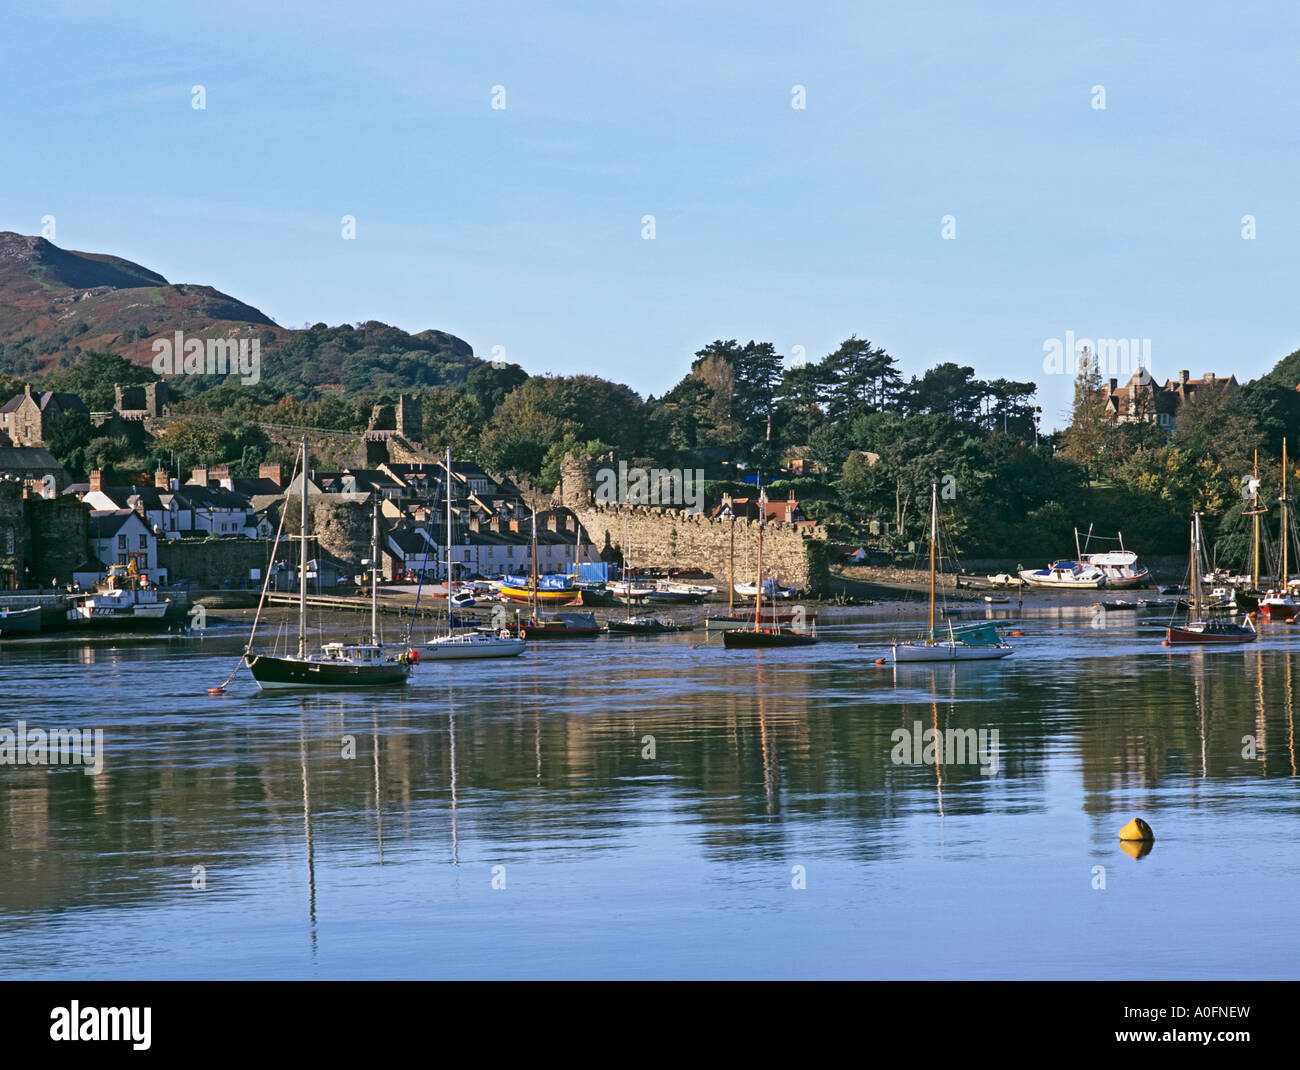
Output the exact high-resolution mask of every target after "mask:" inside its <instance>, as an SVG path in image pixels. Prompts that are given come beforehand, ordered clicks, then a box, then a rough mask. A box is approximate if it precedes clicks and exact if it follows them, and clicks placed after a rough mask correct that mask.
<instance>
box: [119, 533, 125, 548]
mask: <svg viewBox="0 0 1300 1070" xmlns="http://www.w3.org/2000/svg"><path fill="white" fill-rule="evenodd" d="M117 548H118V549H119V550H125V549H126V536H125V535H119V536H118V537H117Z"/></svg>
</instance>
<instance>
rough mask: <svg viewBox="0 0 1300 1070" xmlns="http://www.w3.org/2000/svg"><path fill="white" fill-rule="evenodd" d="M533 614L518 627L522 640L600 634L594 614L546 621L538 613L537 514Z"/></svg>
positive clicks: (561, 615) (566, 615)
mask: <svg viewBox="0 0 1300 1070" xmlns="http://www.w3.org/2000/svg"><path fill="white" fill-rule="evenodd" d="M532 554H533V573H532V596H533V604H532V613H531V614H530V615H529V617H528V619H527V620H526V621H523V622H522V623H520V624H519V626H518V633H519V637H520V638H521V639H589V638H591V637H592V636H596V635H599V634H600V626H599V625H598V624H597V623H596V617H595V614H593V613H555V614H552V615H551V616H550V617H547V618H545V619H543V618H542V615H541V614H540V613H539V612H538V609H537V607H538V601H539V598H540V595H541V592H540V591H539V590H538V587H537V513H536V512H534V513H533V538H532Z"/></svg>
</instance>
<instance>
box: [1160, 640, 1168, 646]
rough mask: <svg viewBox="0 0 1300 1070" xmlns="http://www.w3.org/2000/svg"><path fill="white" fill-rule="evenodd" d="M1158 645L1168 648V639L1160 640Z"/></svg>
mask: <svg viewBox="0 0 1300 1070" xmlns="http://www.w3.org/2000/svg"><path fill="white" fill-rule="evenodd" d="M1160 645H1161V646H1168V645H1169V640H1168V639H1161V640H1160Z"/></svg>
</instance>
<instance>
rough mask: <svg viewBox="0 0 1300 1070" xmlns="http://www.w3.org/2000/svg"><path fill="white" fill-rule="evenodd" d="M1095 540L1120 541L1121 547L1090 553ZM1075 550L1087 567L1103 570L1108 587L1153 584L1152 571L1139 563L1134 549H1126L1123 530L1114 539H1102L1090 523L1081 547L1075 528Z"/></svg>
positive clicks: (1131, 586) (1077, 530) (1077, 531)
mask: <svg viewBox="0 0 1300 1070" xmlns="http://www.w3.org/2000/svg"><path fill="white" fill-rule="evenodd" d="M1095 540H1097V541H1102V542H1115V543H1118V544H1119V549H1117V550H1107V551H1105V552H1102V553H1091V554H1090V553H1088V546H1089V545H1090V544H1091V543H1092V542H1093V541H1095ZM1074 552H1075V554H1076V555H1077V556H1078V559H1079V562H1080V563H1081V564H1082V566H1083V567H1084V568H1085V569H1086V568H1096V569H1100V570H1101V572H1102V574H1103V575H1104V576H1105V577H1106V586H1107V587H1117V588H1134V587H1148V586H1150V584H1151V571H1150V570H1149V569H1148V568H1147V567H1146V566H1145V565H1140V564H1138V559H1137V554H1135V553H1134V552H1133V551H1132V550H1126V549H1124V533H1123V532H1122V531H1118V532H1116V533H1115V538H1114V539H1102V538H1101V537H1100V536H1097V535H1094V534H1093V533H1092V527H1091V525H1090V526H1089V527H1088V531H1087V534H1086V535H1085V536H1084V539H1083V546H1082V548H1081V547H1080V546H1079V529H1078V528H1075V529H1074Z"/></svg>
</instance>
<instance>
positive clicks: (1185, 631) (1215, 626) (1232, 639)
mask: <svg viewBox="0 0 1300 1070" xmlns="http://www.w3.org/2000/svg"><path fill="white" fill-rule="evenodd" d="M1200 566H1201V514H1200V513H1193V514H1192V598H1191V605H1192V607H1194V608H1193V609H1192V610H1189V616H1190V615H1191V614H1192V613H1195V614H1197V616H1196V618H1195V619H1192V620H1188V621H1186V622H1185V623H1183V624H1180V625H1176V624H1174V623H1173V622H1172V621H1171V622H1170V624H1169V627H1168V628H1166V629H1165V642H1166V643H1171V644H1173V643H1243V642H1245V643H1248V642H1250V641H1251V640H1252V639H1254V638H1255V635H1256V633H1255V629H1254V627H1253V626H1250V618H1249V617H1247V618H1246V624H1245V625H1241V624H1234V623H1233V622H1232V621H1228V620H1212V619H1210V618H1209V617H1208V616H1206V615H1204V614H1203V613H1201V607H1202V606H1203V605H1204V600H1203V598H1202V594H1201V567H1200Z"/></svg>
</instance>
